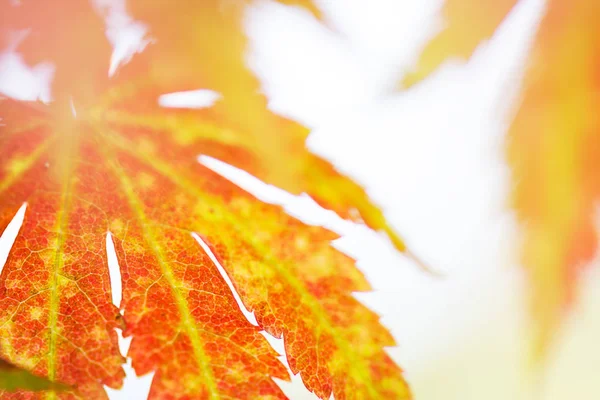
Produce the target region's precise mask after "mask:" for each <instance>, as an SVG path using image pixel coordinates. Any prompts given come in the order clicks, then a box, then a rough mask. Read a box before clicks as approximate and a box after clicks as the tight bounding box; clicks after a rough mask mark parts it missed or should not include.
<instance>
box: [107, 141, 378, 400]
mask: <svg viewBox="0 0 600 400" xmlns="http://www.w3.org/2000/svg"><path fill="white" fill-rule="evenodd" d="M104 137H105V138H106V139H107V140H108V142H109V143H111V144H112V145H113V146H115V147H117V148H118V149H120V150H123V151H126V152H127V153H128V154H131V155H132V156H134V157H136V158H137V159H139V160H141V161H143V162H144V163H145V164H146V165H149V166H150V167H151V168H153V169H154V170H156V171H158V172H159V173H161V174H162V175H163V176H165V177H167V178H168V179H169V180H170V181H172V182H173V183H174V184H176V185H177V186H178V187H179V188H180V189H181V190H182V191H185V192H187V193H189V194H191V195H193V196H194V197H195V198H203V197H206V196H207V193H205V192H202V191H200V190H197V189H196V185H195V184H194V183H193V182H192V181H189V180H187V179H185V178H183V175H182V174H178V173H176V172H175V171H173V169H172V168H171V167H170V166H169V165H168V164H167V163H166V162H164V161H162V160H161V159H160V158H159V157H157V156H156V155H152V156H148V155H146V154H144V153H142V152H138V151H136V150H134V149H135V146H134V145H133V144H131V143H129V144H128V143H125V142H126V140H124V139H123V138H121V137H115V136H114V135H104ZM222 215H223V216H224V218H226V219H227V220H229V222H231V226H232V228H233V229H235V230H236V233H239V234H240V237H243V238H244V239H245V240H246V241H247V242H248V243H249V244H250V245H251V246H252V247H254V249H256V250H257V252H258V254H261V255H262V256H263V259H262V261H263V262H265V264H267V265H269V266H270V267H272V268H274V269H275V270H276V271H277V272H278V273H279V274H280V275H281V276H283V278H284V279H285V280H286V281H287V282H288V283H289V285H290V286H291V287H292V288H293V289H294V290H295V291H296V292H298V293H300V296H301V298H302V299H304V301H305V304H306V305H307V306H308V307H309V309H310V310H311V313H312V314H313V315H314V316H315V317H316V318H317V320H318V322H319V324H320V325H321V326H323V327H324V328H325V329H326V331H327V332H328V333H329V334H330V335H331V336H332V338H333V339H334V342H335V343H336V345H337V347H338V348H339V349H340V350H341V352H342V353H343V354H344V355H345V356H346V357H347V358H348V361H349V365H351V366H352V368H351V369H350V371H349V373H350V374H351V375H353V376H354V378H355V379H356V380H357V381H360V382H363V383H366V387H367V390H368V392H369V396H370V397H369V398H373V399H375V398H378V397H379V395H378V393H377V389H376V388H375V387H374V386H373V380H372V379H370V377H371V374H370V372H369V371H368V369H367V368H366V366H365V365H364V362H363V360H362V359H361V358H360V357H358V356H357V355H356V353H355V352H354V351H353V349H352V346H351V345H350V344H349V343H348V342H347V341H346V340H344V339H342V338H341V335H340V334H339V333H338V332H337V329H336V327H335V326H334V325H333V323H332V322H331V320H330V319H329V316H328V315H327V314H326V312H325V311H324V310H323V306H322V305H321V304H320V303H318V302H317V301H316V300H315V298H314V296H313V295H312V294H311V293H310V292H309V291H308V289H307V288H306V286H305V285H304V284H303V283H302V282H301V281H300V280H299V279H298V278H297V277H296V276H294V275H293V274H291V273H290V272H289V269H288V268H285V263H282V262H280V260H277V259H275V258H274V257H273V256H271V252H270V250H269V249H268V248H267V247H266V246H264V245H262V244H261V243H260V242H258V241H257V240H256V239H255V237H254V236H253V235H252V233H251V232H246V231H245V230H243V229H239V226H240V224H241V223H240V222H239V221H237V220H235V219H234V218H232V217H231V216H230V213H223V214H222ZM207 217H209V215H207Z"/></svg>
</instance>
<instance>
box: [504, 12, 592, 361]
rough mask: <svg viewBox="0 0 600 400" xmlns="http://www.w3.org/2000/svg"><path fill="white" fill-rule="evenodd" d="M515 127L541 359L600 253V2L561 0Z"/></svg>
mask: <svg viewBox="0 0 600 400" xmlns="http://www.w3.org/2000/svg"><path fill="white" fill-rule="evenodd" d="M547 7H548V8H547V14H546V16H545V18H544V19H543V20H542V23H541V26H540V30H539V32H538V35H537V38H536V41H535V44H534V46H533V49H532V51H531V56H530V60H529V64H528V66H527V70H526V76H525V81H524V87H523V94H522V102H521V104H520V108H519V111H518V114H517V116H516V118H515V120H514V121H513V123H512V127H511V130H510V133H509V135H510V136H509V141H510V147H509V153H508V159H509V162H510V164H511V166H512V169H513V177H514V181H515V182H516V188H515V191H514V205H515V207H516V210H517V212H518V216H519V218H520V220H521V221H522V222H523V225H524V227H525V230H526V231H525V238H524V244H523V245H524V247H523V262H524V264H525V266H526V267H527V270H528V273H529V275H530V278H531V287H532V295H531V297H532V302H533V305H532V306H533V315H534V318H535V320H536V322H537V329H538V333H537V338H536V339H537V342H536V353H537V354H536V355H537V356H541V355H542V354H543V352H544V349H545V348H546V347H547V345H548V343H549V341H550V340H551V338H552V335H553V333H554V332H555V330H556V328H557V327H558V324H559V322H560V320H561V316H562V314H563V311H564V310H565V309H566V307H567V306H568V305H570V304H571V303H572V301H573V299H574V295H575V291H576V283H577V278H578V276H579V272H580V270H581V268H582V266H584V265H585V264H586V263H587V262H589V261H590V260H591V258H592V257H593V256H594V254H595V252H596V247H597V235H596V224H595V213H596V204H597V202H598V200H599V199H600V163H599V162H598V160H600V124H599V123H600V119H599V115H598V107H599V106H600V97H599V89H600V79H599V78H600V63H599V61H600V40H599V39H598V38H599V37H600V36H599V35H600V28H599V27H598V22H597V21H598V18H600V3H598V2H596V1H587V0H575V1H568V0H551V1H549V3H548V6H547Z"/></svg>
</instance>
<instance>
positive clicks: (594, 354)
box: [0, 0, 600, 400]
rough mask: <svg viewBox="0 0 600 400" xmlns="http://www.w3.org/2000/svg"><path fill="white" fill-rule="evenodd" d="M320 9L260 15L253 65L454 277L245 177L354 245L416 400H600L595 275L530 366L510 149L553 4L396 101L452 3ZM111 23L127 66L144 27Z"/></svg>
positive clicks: (2, 74) (24, 86)
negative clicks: (540, 366) (524, 85)
mask: <svg viewBox="0 0 600 400" xmlns="http://www.w3.org/2000/svg"><path fill="white" fill-rule="evenodd" d="M319 3H320V4H321V6H322V7H323V10H324V12H325V15H326V19H327V22H328V25H327V26H324V25H322V24H320V23H319V22H317V21H316V20H314V19H313V18H312V17H311V16H310V15H309V14H308V13H306V12H304V11H302V10H299V9H295V8H289V7H284V6H281V5H278V4H275V3H272V2H268V1H262V2H259V4H258V5H257V6H255V7H253V8H252V9H251V11H250V12H249V15H248V19H247V31H248V33H249V35H250V36H251V39H252V46H251V49H250V52H249V54H248V62H249V65H250V66H251V68H253V70H254V71H255V72H256V73H257V74H258V76H260V77H261V79H262V82H263V88H264V91H265V93H266V94H267V95H268V96H269V98H270V99H271V107H272V109H273V110H275V111H277V112H279V113H282V114H284V115H287V116H290V117H292V118H294V119H297V120H299V121H301V122H303V123H305V124H306V125H308V126H310V127H311V128H313V132H312V134H311V136H310V138H309V141H308V145H309V147H310V148H311V149H312V150H313V151H315V152H317V153H318V154H320V155H322V156H324V157H325V158H327V159H329V160H331V161H333V162H334V163H335V164H336V166H337V167H338V168H339V169H340V170H342V171H344V172H345V173H348V174H349V175H350V176H352V177H353V178H354V179H356V180H357V181H358V182H360V183H361V184H363V185H364V186H365V187H366V188H367V189H368V191H369V193H370V194H371V195H372V197H373V199H374V200H375V201H376V202H377V203H378V204H380V205H381V206H382V207H383V209H384V210H385V212H386V215H387V216H388V218H389V220H390V221H391V222H392V224H393V225H394V226H395V227H396V229H397V230H398V231H399V232H400V233H401V234H402V236H403V237H404V238H405V239H406V241H407V243H408V245H409V246H410V247H411V249H412V250H413V252H414V253H416V254H417V255H418V256H419V257H420V258H421V259H423V260H424V261H425V262H426V263H427V264H428V265H430V266H431V267H432V268H434V269H435V270H437V271H440V272H442V273H443V274H444V276H445V277H444V278H443V279H436V278H433V277H431V276H427V275H425V274H423V273H422V272H421V271H419V269H418V268H417V267H416V266H415V265H414V264H412V263H411V262H410V260H407V259H406V258H404V257H403V256H402V255H399V254H398V253H397V252H395V251H394V250H393V249H392V248H391V246H390V245H389V243H388V242H387V241H386V240H385V238H383V237H381V236H379V235H374V234H372V233H369V232H366V230H365V229H360V228H354V227H350V226H348V225H347V224H343V223H341V222H340V221H339V220H336V219H335V218H331V217H330V216H327V215H324V214H323V212H320V211H319V210H318V209H317V210H315V208H318V207H314V206H311V204H310V202H309V201H307V200H306V199H305V198H304V199H303V198H294V197H293V196H291V195H288V194H285V193H283V192H281V191H278V190H276V189H275V188H272V187H268V186H266V185H261V184H260V183H257V182H255V181H253V180H252V179H247V178H244V177H241V178H239V175H240V174H239V173H235V171H234V172H231V171H230V172H231V175H232V177H234V179H238V180H239V183H240V184H242V185H244V187H247V188H248V189H249V190H252V191H253V192H254V193H255V194H257V195H258V196H261V198H264V199H267V200H268V201H272V202H279V203H285V204H286V205H287V206H288V210H289V211H290V212H292V213H293V214H294V215H297V216H299V217H301V218H303V219H306V220H307V221H310V222H313V223H314V222H323V223H326V224H327V225H328V226H330V227H332V228H335V229H338V230H340V231H343V232H346V233H347V234H346V235H345V236H344V237H343V238H342V239H341V240H340V241H339V242H338V243H337V244H336V245H337V246H339V248H341V249H342V250H345V251H347V252H348V253H349V254H351V255H353V256H355V257H356V258H357V259H358V267H359V268H360V269H361V270H362V271H363V272H364V273H365V274H366V275H367V277H368V278H369V280H370V281H371V283H372V284H373V286H374V287H375V289H376V291H375V292H374V293H369V294H360V295H358V297H359V298H360V299H361V300H362V301H363V302H364V303H365V304H367V305H368V306H369V307H371V308H372V309H374V310H375V311H376V312H378V313H379V314H381V315H382V321H383V323H384V324H385V325H386V326H387V327H388V328H389V329H390V330H391V331H392V333H393V334H394V336H395V337H396V339H397V341H398V343H399V346H398V347H397V348H393V349H389V352H390V354H391V355H392V357H393V358H394V359H395V360H396V361H397V362H398V363H399V364H400V365H401V366H402V367H403V368H404V369H405V373H406V378H407V379H408V381H409V382H410V383H411V385H412V389H413V391H414V394H415V397H416V399H426V400H437V399H457V400H458V399H460V400H481V399H486V400H495V399H498V400H501V399H502V400H504V399H515V400H520V399H523V400H526V399H535V400H538V399H539V400H550V399H556V400H559V399H560V400H563V399H578V400H579V399H580V400H588V399H589V400H591V399H597V398H600V383H598V382H600V381H599V380H598V376H597V374H598V370H599V369H598V365H600V350H599V346H598V345H597V340H598V338H600V291H599V289H600V275H599V273H598V271H597V268H592V267H590V268H589V272H588V273H587V274H586V275H585V276H584V277H582V290H581V296H580V297H581V298H580V301H579V302H578V303H577V304H576V306H575V309H574V310H573V313H572V314H571V315H570V316H569V318H568V319H567V320H566V322H565V325H564V329H563V330H562V331H561V332H560V333H559V335H558V339H557V343H556V345H555V347H554V348H552V349H551V351H550V354H549V362H548V365H547V368H546V369H545V370H544V371H540V372H539V373H538V374H532V373H530V372H529V370H528V368H527V363H526V355H527V351H528V348H527V343H528V342H527V341H528V339H529V335H530V333H531V332H530V326H529V325H528V324H529V321H528V315H527V281H526V279H525V278H526V277H525V275H524V273H523V272H522V269H521V267H520V266H519V262H518V260H519V258H518V253H517V248H518V245H519V227H518V224H517V223H516V220H515V218H514V215H513V214H512V212H511V210H510V208H509V207H508V197H509V194H510V184H511V183H510V171H509V168H508V166H507V165H506V163H505V161H504V146H505V138H506V129H507V126H508V124H509V122H510V118H511V115H512V114H513V113H514V109H515V107H516V106H517V104H518V98H519V97H518V96H519V84H520V78H521V77H522V74H523V71H524V67H525V65H526V55H527V49H528V46H529V44H530V41H531V40H532V38H533V34H534V32H535V28H536V24H537V23H538V22H539V18H540V17H541V15H542V13H543V6H544V4H543V1H542V0H523V1H521V2H520V4H519V6H518V7H517V8H515V9H514V10H513V12H512V13H511V14H510V15H509V17H508V19H507V20H506V21H505V23H504V24H503V25H502V26H501V27H500V29H499V30H498V32H497V33H496V35H495V36H494V38H493V39H492V40H490V41H488V42H485V43H483V44H482V45H481V46H480V47H479V48H478V50H477V52H476V54H475V56H474V57H473V58H472V59H471V60H470V61H469V62H463V61H459V60H451V61H449V62H448V63H446V64H445V65H444V66H443V67H442V68H441V69H440V70H439V71H438V72H436V73H435V74H434V75H433V76H432V77H431V78H430V79H429V80H428V81H426V82H424V83H422V84H420V85H418V86H416V87H415V88H413V89H411V90H410V91H407V92H404V93H396V92H394V87H395V86H396V84H397V82H398V81H399V79H400V78H401V74H402V72H403V71H407V70H408V69H410V68H411V67H412V66H413V65H414V63H415V62H416V59H417V57H418V54H419V51H420V50H421V49H422V48H423V46H424V45H425V44H426V42H427V40H428V39H430V38H431V37H432V36H433V35H434V34H435V33H436V32H437V31H439V29H441V28H442V27H443V19H442V17H441V14H440V7H441V1H440V0H422V1H419V2H414V1H410V0H370V1H369V2H365V1H359V0H320V1H319ZM117 8H118V7H117ZM111 15H112V17H111V19H109V22H111V24H112V25H111V26H112V28H111V29H112V31H109V34H110V36H111V40H113V42H114V43H115V44H117V46H116V50H115V51H116V52H117V53H120V54H126V53H127V52H128V51H129V50H130V49H131V48H133V47H134V46H136V45H137V43H138V42H139V41H138V40H137V39H139V38H140V37H141V36H142V34H143V27H141V26H140V25H139V24H135V23H132V22H131V21H129V20H128V19H127V18H126V17H124V16H123V14H122V13H119V12H118V11H115V12H114V13H113V14H111ZM465 23H468V22H465ZM119 57H120V55H118V56H117V58H119ZM0 61H1V62H0V90H2V91H4V92H6V93H9V94H12V95H15V96H19V97H22V98H35V97H36V96H37V95H39V94H41V95H42V97H44V98H46V99H47V98H49V96H50V93H49V90H48V89H47V87H48V86H47V82H48V80H49V78H50V77H51V75H52V66H50V65H40V66H37V67H35V68H33V69H29V70H28V69H25V68H23V67H22V66H21V65H20V64H19V58H18V56H17V55H16V54H14V53H9V54H5V55H4V56H2V57H1V58H0ZM113 68H114V67H113ZM190 89H193V88H190ZM208 101H209V102H210V100H208ZM209 161H210V160H209ZM236 176H238V178H235V177H236ZM6 242H7V241H6V240H4V241H3V243H0V245H2V246H3V248H2V249H0V261H1V260H2V254H4V255H6V252H7V251H8V248H7V243H6ZM596 264H597V263H596ZM596 267H597V266H596ZM279 345H280V344H279ZM149 381H150V379H149V378H146V379H143V380H137V379H135V378H128V379H127V381H126V385H125V388H124V389H123V391H121V392H111V397H112V398H113V399H116V398H122V399H138V398H144V396H145V395H144V392H146V391H147V385H148V382H149ZM281 386H282V388H283V390H284V391H286V393H287V394H288V395H290V396H291V397H292V398H294V399H305V398H306V399H309V398H311V395H310V393H308V392H307V391H306V390H305V389H304V388H303V386H302V384H301V383H300V382H299V381H298V380H297V379H296V380H294V383H292V384H288V383H281Z"/></svg>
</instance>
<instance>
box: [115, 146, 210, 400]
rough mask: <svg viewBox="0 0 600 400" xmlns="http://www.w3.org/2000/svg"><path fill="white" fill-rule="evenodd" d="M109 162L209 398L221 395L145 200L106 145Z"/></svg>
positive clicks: (194, 322)
mask: <svg viewBox="0 0 600 400" xmlns="http://www.w3.org/2000/svg"><path fill="white" fill-rule="evenodd" d="M103 151H104V153H105V156H106V159H107V162H108V163H109V166H110V168H111V170H112V171H113V172H114V173H115V175H116V176H117V178H118V179H119V182H120V183H121V188H122V189H123V191H124V193H125V196H126V197H127V201H128V202H129V206H130V207H131V209H132V210H133V212H134V213H135V216H136V218H137V219H138V221H139V223H140V227H141V229H142V232H143V236H144V240H145V241H146V243H147V244H148V246H149V247H150V249H151V250H152V253H153V254H154V256H155V257H156V259H157V261H158V264H159V267H160V269H161V272H162V274H163V276H164V277H165V279H166V281H167V283H168V284H169V286H170V287H171V291H172V293H173V297H174V298H175V302H176V304H177V309H178V311H179V314H180V315H181V323H182V325H183V327H184V329H185V332H186V334H187V336H188V337H189V338H190V341H191V343H192V348H193V351H194V356H195V358H196V362H197V364H198V366H199V367H200V369H201V371H202V375H203V377H204V378H205V380H204V382H203V383H204V384H205V385H206V386H207V389H208V392H209V396H210V399H215V400H217V399H219V398H220V396H219V393H218V389H217V385H216V382H215V377H214V376H213V373H212V370H211V369H210V359H209V358H208V357H207V355H206V354H205V352H204V347H203V345H202V340H201V339H200V336H199V335H198V329H197V327H196V321H195V320H194V317H193V316H192V313H191V312H190V309H189V307H188V304H187V300H186V299H185V297H184V295H183V294H182V293H181V291H180V290H179V289H178V287H179V286H181V284H180V282H178V280H177V278H176V277H175V276H174V275H173V271H172V270H171V267H170V266H169V264H168V262H167V258H166V257H165V255H164V253H163V250H162V249H161V247H160V245H159V244H158V241H157V239H156V237H155V235H154V234H153V233H152V232H151V230H150V229H149V227H150V226H151V224H152V222H151V221H149V220H148V218H147V217H146V214H145V213H144V210H143V204H142V201H141V200H140V199H139V198H138V196H137V195H136V194H135V191H134V190H133V185H132V183H131V180H130V179H129V177H128V176H127V174H126V173H125V171H124V170H123V168H122V167H121V166H120V165H119V163H118V161H116V160H115V159H114V157H113V156H112V154H110V153H109V152H108V151H107V150H106V149H103Z"/></svg>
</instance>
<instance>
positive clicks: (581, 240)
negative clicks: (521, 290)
mask: <svg viewBox="0 0 600 400" xmlns="http://www.w3.org/2000/svg"><path fill="white" fill-rule="evenodd" d="M514 3H516V1H514V0H503V1H475V0H448V1H447V2H446V5H445V8H444V10H445V16H446V18H447V21H446V24H447V27H446V29H444V30H442V32H441V33H440V34H439V36H437V37H436V38H435V39H434V40H433V41H432V42H431V43H430V44H429V45H428V46H427V47H426V49H425V51H424V52H423V55H422V57H421V60H420V61H419V64H418V68H417V69H416V71H415V72H413V73H410V74H408V75H407V77H406V79H405V82H404V83H405V84H406V85H412V84H414V83H416V82H418V81H420V80H422V79H424V78H425V77H426V76H427V75H429V74H430V73H431V72H432V71H433V70H434V69H435V68H436V67H438V66H439V65H440V64H441V62H442V61H444V60H446V59H448V58H451V57H455V56H457V57H463V58H464V57H469V56H470V55H471V54H472V52H473V51H474V49H475V47H476V46H477V45H478V44H479V43H481V41H482V40H483V39H486V38H488V37H489V36H491V35H492V33H493V32H494V30H495V29H496V28H497V26H498V24H499V23H500V22H501V21H502V19H503V18H504V16H505V15H506V14H507V13H508V11H509V10H510V9H511V7H512V6H513V4H514ZM599 18H600V3H599V2H597V1H588V0H573V1H571V0H548V2H547V6H546V14H545V16H544V18H543V19H542V21H541V24H540V27H539V32H538V33H537V36H536V38H535V41H534V44H533V47H532V49H531V51H530V55H529V59H528V63H527V66H526V72H525V78H524V81H523V84H522V94H521V97H520V103H519V104H518V112H517V115H516V117H515V119H514V120H513V121H512V125H511V128H510V131H509V135H508V153H507V158H508V162H509V163H510V165H511V167H512V172H513V181H514V184H515V189H514V196H513V205H514V208H515V210H516V211H517V215H518V217H519V219H520V221H521V222H522V225H523V227H524V230H525V235H524V242H523V249H522V254H523V258H522V260H523V265H524V266H525V268H526V269H527V272H528V275H529V278H530V283H529V285H530V287H531V308H532V318H533V319H534V321H535V323H536V331H537V333H536V338H535V344H534V354H535V357H536V358H537V359H539V358H540V357H542V356H543V354H544V352H545V350H546V348H547V346H548V344H549V343H550V341H551V339H552V336H553V334H554V333H555V331H556V329H557V328H558V327H559V324H560V321H561V318H562V317H563V314H564V312H565V310H568V307H569V305H570V304H571V303H572V301H573V299H574V297H575V295H576V293H577V278H578V276H579V272H580V270H581V268H582V267H583V266H584V265H585V264H586V263H587V262H589V261H590V260H591V258H592V257H593V256H594V254H595V252H596V247H597V235H596V226H595V221H594V216H595V211H596V204H597V202H598V200H599V199H600V126H599V117H598V109H599V106H600V101H599V100H600V99H599V89H600V87H599V84H600V29H599V28H598V19H599Z"/></svg>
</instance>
